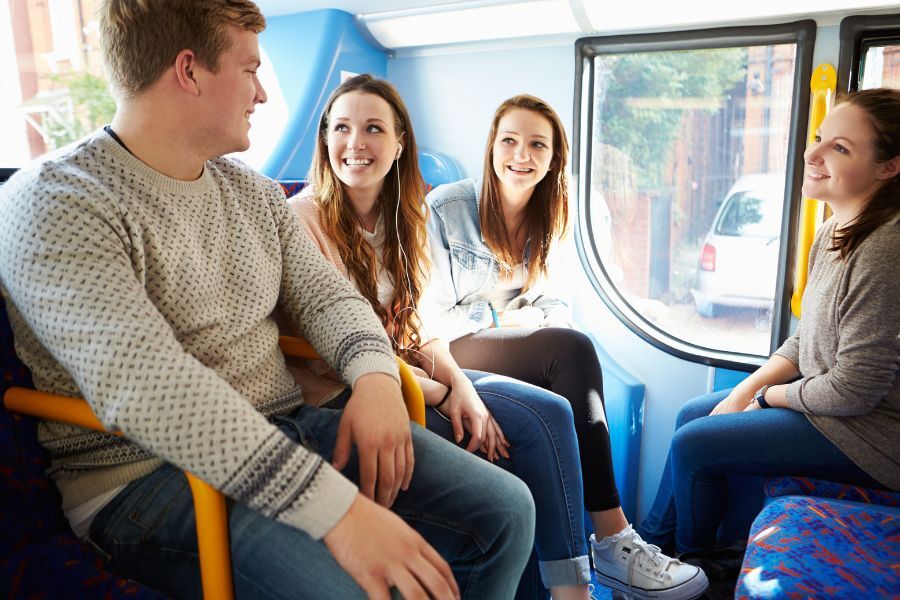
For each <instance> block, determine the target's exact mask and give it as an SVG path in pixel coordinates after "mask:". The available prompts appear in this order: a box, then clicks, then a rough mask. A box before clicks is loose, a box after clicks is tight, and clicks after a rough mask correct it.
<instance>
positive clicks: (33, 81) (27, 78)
mask: <svg viewBox="0 0 900 600" xmlns="http://www.w3.org/2000/svg"><path fill="white" fill-rule="evenodd" d="M97 4H98V1H97V0H0V77H2V80H3V81H4V85H3V86H2V88H0V89H2V91H0V136H2V139H3V140H4V143H3V144H0V166H3V167H21V166H23V165H25V164H26V163H28V162H30V161H31V159H33V158H36V157H38V156H40V155H42V154H44V153H46V152H49V151H51V150H53V149H55V148H59V147H61V146H64V145H65V144H67V143H69V142H72V141H74V140H77V139H78V138H80V137H82V136H83V135H85V134H87V133H89V132H90V131H92V130H94V129H96V128H97V127H99V126H102V125H103V124H105V123H108V122H109V121H110V119H111V118H112V115H113V114H114V112H115V103H114V101H113V99H112V96H111V94H110V93H109V88H108V86H107V83H106V79H105V77H104V75H103V68H102V65H101V58H100V47H99V39H98V23H97V20H96V18H95V17H94V11H95V9H96V6H97Z"/></svg>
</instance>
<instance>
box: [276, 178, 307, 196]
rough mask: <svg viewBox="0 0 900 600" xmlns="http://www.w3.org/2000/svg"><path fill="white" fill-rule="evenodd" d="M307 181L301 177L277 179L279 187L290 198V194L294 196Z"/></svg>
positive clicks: (301, 189)
mask: <svg viewBox="0 0 900 600" xmlns="http://www.w3.org/2000/svg"><path fill="white" fill-rule="evenodd" d="M306 184H307V182H306V181H303V180H302V179H279V180H278V185H280V186H281V189H283V190H284V195H285V196H287V197H288V198H290V197H291V196H296V195H297V194H299V193H300V192H301V191H303V188H305V187H306Z"/></svg>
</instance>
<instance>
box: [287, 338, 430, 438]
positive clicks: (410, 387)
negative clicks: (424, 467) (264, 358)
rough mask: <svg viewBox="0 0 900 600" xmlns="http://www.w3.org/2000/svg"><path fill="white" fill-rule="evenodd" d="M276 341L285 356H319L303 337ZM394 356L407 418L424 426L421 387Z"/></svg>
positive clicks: (400, 359)
mask: <svg viewBox="0 0 900 600" xmlns="http://www.w3.org/2000/svg"><path fill="white" fill-rule="evenodd" d="M278 343H279V345H280V346H281V351H282V352H284V354H285V356H293V357H298V358H311V359H318V358H319V355H318V353H317V352H316V351H315V349H314V348H313V347H312V346H310V345H309V342H307V341H306V340H305V339H303V338H298V337H293V336H289V335H283V336H281V338H279V340H278ZM395 358H396V359H397V367H398V368H399V369H400V390H401V391H402V392H403V402H404V403H405V404H406V412H407V413H408V414H409V420H410V421H413V422H415V423H418V424H419V425H421V426H422V427H425V397H424V395H423V394H422V387H421V386H420V385H419V382H418V380H417V379H416V376H415V374H414V373H413V372H412V369H410V368H409V365H407V364H406V363H405V362H404V361H403V359H402V358H400V357H399V356H397V357H395Z"/></svg>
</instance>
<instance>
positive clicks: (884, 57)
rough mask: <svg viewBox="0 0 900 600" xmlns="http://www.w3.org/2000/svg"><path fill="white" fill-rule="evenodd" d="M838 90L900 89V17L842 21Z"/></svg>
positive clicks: (859, 17)
mask: <svg viewBox="0 0 900 600" xmlns="http://www.w3.org/2000/svg"><path fill="white" fill-rule="evenodd" d="M840 38H841V48H840V60H839V62H838V72H837V74H838V90H839V91H848V90H864V89H870V88H876V87H890V88H900V13H895V14H884V15H854V16H852V17H847V18H845V19H844V20H842V21H841V32H840Z"/></svg>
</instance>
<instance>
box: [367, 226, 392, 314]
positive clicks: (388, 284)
mask: <svg viewBox="0 0 900 600" xmlns="http://www.w3.org/2000/svg"><path fill="white" fill-rule="evenodd" d="M362 232H363V236H364V237H365V238H366V241H367V242H369V244H371V245H372V248H374V249H375V260H376V264H377V265H378V303H379V304H380V305H381V306H382V308H385V309H387V308H389V307H390V303H391V298H393V297H394V284H393V282H392V281H391V278H390V276H389V275H388V272H387V271H386V270H385V268H384V262H383V260H382V253H383V252H384V217H383V216H381V215H379V217H378V221H377V222H376V223H375V231H373V232H368V231H366V230H365V229H363V230H362ZM401 260H402V257H401Z"/></svg>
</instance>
